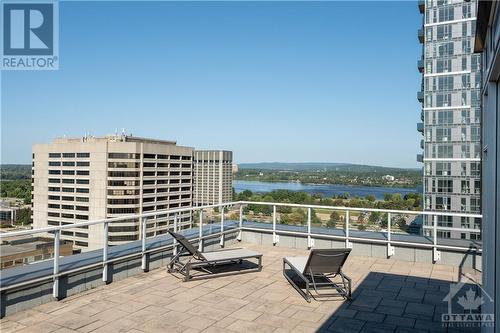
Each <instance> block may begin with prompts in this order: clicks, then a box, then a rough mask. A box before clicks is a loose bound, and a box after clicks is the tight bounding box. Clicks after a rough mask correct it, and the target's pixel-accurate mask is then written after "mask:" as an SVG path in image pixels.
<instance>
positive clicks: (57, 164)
mask: <svg viewBox="0 0 500 333" xmlns="http://www.w3.org/2000/svg"><path fill="white" fill-rule="evenodd" d="M49 166H61V162H52V161H50V162H49Z"/></svg>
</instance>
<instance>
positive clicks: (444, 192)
mask: <svg viewBox="0 0 500 333" xmlns="http://www.w3.org/2000/svg"><path fill="white" fill-rule="evenodd" d="M418 6H419V9H420V12H421V13H422V14H423V26H422V28H421V29H419V30H418V38H419V40H420V42H421V43H422V44H423V48H422V56H421V59H420V60H418V69H419V71H420V72H421V73H422V85H421V91H419V92H418V93H417V98H418V100H419V101H420V102H421V103H422V112H421V119H422V123H418V124H417V129H418V131H420V132H422V135H423V137H424V138H423V140H422V142H421V148H423V154H422V155H418V156H417V160H418V161H421V162H423V163H424V168H423V173H424V175H423V192H424V193H423V200H424V202H423V205H424V209H425V210H427V211H446V212H464V213H480V212H481V196H480V193H481V164H480V163H481V114H480V84H481V59H480V57H479V56H478V55H477V54H474V53H473V45H474V36H475V30H476V2H475V1H474V0H471V1H464V0H425V1H422V0H421V1H419V3H418ZM480 223H481V222H480V219H474V218H460V217H445V216H443V217H441V216H440V217H438V221H437V224H438V226H439V227H448V228H460V229H463V231H462V230H461V231H452V230H445V229H442V230H440V231H438V237H443V238H462V239H480V237H481V235H480V233H476V232H471V231H470V229H479V228H480ZM432 224H433V221H432V219H431V218H426V219H424V233H425V234H428V235H430V233H431V230H430V227H431V226H432Z"/></svg>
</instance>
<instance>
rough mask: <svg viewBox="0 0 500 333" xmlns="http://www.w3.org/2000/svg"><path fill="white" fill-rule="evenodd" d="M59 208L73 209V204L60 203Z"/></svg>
mask: <svg viewBox="0 0 500 333" xmlns="http://www.w3.org/2000/svg"><path fill="white" fill-rule="evenodd" d="M61 208H62V209H67V210H73V209H75V206H73V205H62V206H61Z"/></svg>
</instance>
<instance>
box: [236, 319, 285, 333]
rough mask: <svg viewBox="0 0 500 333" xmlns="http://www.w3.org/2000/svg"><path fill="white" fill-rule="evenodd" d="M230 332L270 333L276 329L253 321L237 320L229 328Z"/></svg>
mask: <svg viewBox="0 0 500 333" xmlns="http://www.w3.org/2000/svg"><path fill="white" fill-rule="evenodd" d="M227 328H228V329H230V330H233V331H237V332H262V333H270V332H273V331H274V330H275V329H276V327H274V326H269V325H262V324H260V323H255V322H253V321H246V320H237V321H235V322H234V323H232V324H231V325H229V326H228V327H227Z"/></svg>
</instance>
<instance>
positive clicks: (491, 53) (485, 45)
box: [474, 0, 500, 332]
mask: <svg viewBox="0 0 500 333" xmlns="http://www.w3.org/2000/svg"><path fill="white" fill-rule="evenodd" d="M474 50H475V51H476V52H478V53H479V55H480V56H481V57H482V64H483V70H482V79H483V81H482V85H481V86H482V88H481V106H482V119H483V126H482V128H483V131H482V138H483V142H482V146H483V149H482V152H483V153H482V161H483V166H482V168H483V169H482V180H483V184H484V186H483V192H482V195H483V196H482V203H483V225H482V232H483V287H484V290H485V292H486V293H487V294H488V295H484V299H488V298H490V299H491V298H492V299H494V300H495V302H486V303H485V305H484V307H483V306H482V308H481V311H482V313H484V314H493V315H494V318H495V325H496V330H495V328H494V327H486V326H485V327H483V328H482V331H483V332H498V330H499V329H500V324H499V318H500V306H499V305H498V304H499V302H498V300H500V207H499V206H500V205H499V202H500V85H499V82H500V3H499V2H498V1H484V0H480V1H479V3H478V12H477V31H476V40H475V43H474Z"/></svg>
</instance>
